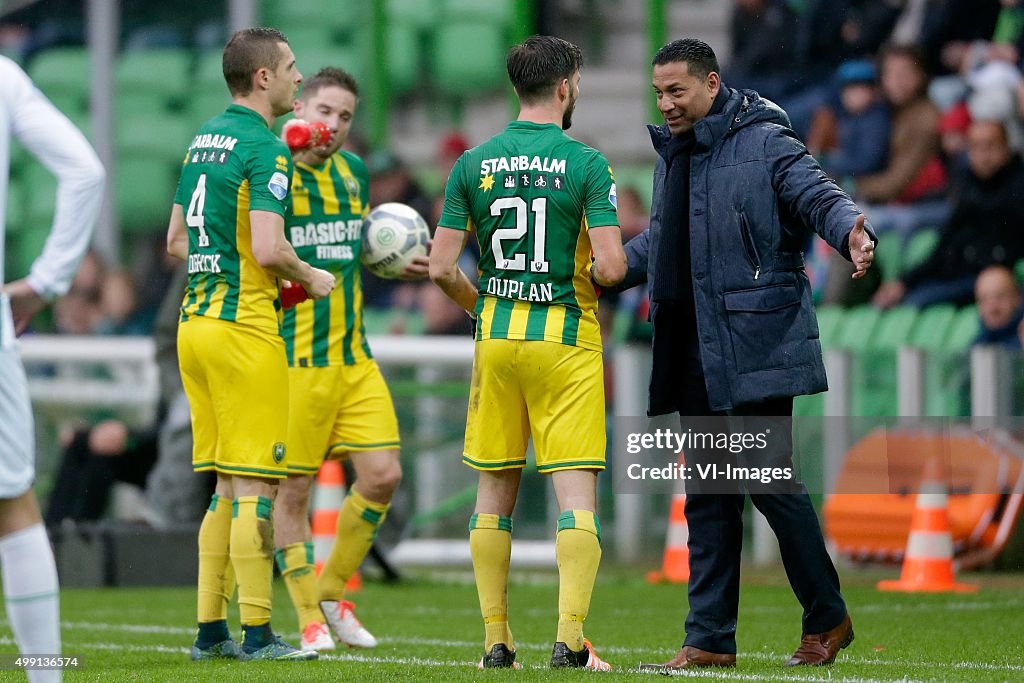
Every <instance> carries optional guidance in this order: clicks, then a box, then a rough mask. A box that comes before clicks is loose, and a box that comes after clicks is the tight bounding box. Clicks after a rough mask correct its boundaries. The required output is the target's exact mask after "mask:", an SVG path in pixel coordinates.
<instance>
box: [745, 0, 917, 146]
mask: <svg viewBox="0 0 1024 683" xmlns="http://www.w3.org/2000/svg"><path fill="white" fill-rule="evenodd" d="M899 15H900V9H899V7H898V6H897V5H896V4H895V3H892V2H879V1H878V0H807V2H806V3H805V8H804V9H803V11H802V12H801V14H800V16H799V21H798V22H797V32H796V34H795V37H796V53H797V63H798V64H799V69H800V71H801V72H802V75H803V78H804V82H805V83H807V84H808V85H807V86H806V87H805V88H804V89H803V90H802V91H801V92H799V93H797V94H795V95H791V96H789V97H787V98H786V99H785V100H784V101H783V103H782V104H784V105H785V106H784V109H785V110H786V112H787V113H788V114H789V118H790V121H791V122H792V124H793V130H795V131H796V132H797V134H798V135H800V136H801V137H806V136H807V133H808V131H809V129H810V125H811V119H812V117H813V115H814V112H815V111H816V110H817V109H818V107H820V106H821V105H822V104H824V103H825V102H827V101H828V100H829V99H830V98H833V97H835V93H836V90H837V86H836V83H835V81H834V79H833V77H834V75H835V70H836V68H837V67H838V66H839V65H840V64H841V63H842V62H843V61H845V60H847V59H859V58H863V57H865V56H866V55H872V54H875V53H876V52H877V51H878V49H879V48H880V47H881V46H882V44H883V43H885V42H886V40H887V39H888V38H889V35H890V34H891V33H892V29H893V25H894V24H895V22H896V19H897V18H898V17H899ZM758 30H763V29H758ZM775 39H776V40H779V36H777V35H776V36H775ZM739 85H740V86H741V87H747V86H746V84H743V83H741V84H739Z"/></svg>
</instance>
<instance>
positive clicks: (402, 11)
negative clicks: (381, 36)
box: [387, 0, 490, 31]
mask: <svg viewBox="0 0 1024 683" xmlns="http://www.w3.org/2000/svg"><path fill="white" fill-rule="evenodd" d="M489 5H490V3H487V5H485V6H489ZM387 17H388V30H389V31H390V30H391V29H392V28H393V27H395V26H398V25H401V24H405V25H407V26H410V27H412V28H415V29H416V30H419V31H424V30H431V29H433V28H434V26H436V25H437V23H438V22H439V21H440V18H441V13H440V12H438V11H437V5H436V4H435V3H432V2H423V0H387Z"/></svg>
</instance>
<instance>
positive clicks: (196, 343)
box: [167, 28, 335, 660]
mask: <svg viewBox="0 0 1024 683" xmlns="http://www.w3.org/2000/svg"><path fill="white" fill-rule="evenodd" d="M224 79H225V80H226V81H227V85H228V90H230V92H231V95H232V98H233V104H231V106H229V107H228V108H227V110H226V111H224V113H222V114H220V115H219V116H216V117H214V118H213V119H210V120H209V121H207V122H206V123H205V124H204V125H203V126H202V127H201V128H200V129H199V131H198V133H197V134H196V136H195V138H194V139H193V140H192V144H191V145H190V146H189V148H188V154H187V156H186V157H185V160H184V164H183V166H182V170H181V178H180V180H179V181H178V191H177V194H176V195H175V198H174V206H173V208H172V211H171V220H170V225H169V227H168V229H167V251H168V252H170V253H171V254H173V255H174V256H177V257H178V258H181V259H186V258H187V259H188V273H189V275H188V284H187V286H186V289H185V298H184V301H183V303H182V307H181V321H180V323H179V327H178V355H179V363H180V365H181V378H182V382H183V384H184V387H185V393H186V394H187V395H188V400H189V405H190V407H191V410H192V432H193V437H194V445H193V452H192V467H193V469H194V470H196V471H198V472H202V471H209V470H214V471H215V472H216V473H217V488H216V493H215V494H214V496H213V500H212V501H211V503H210V508H209V510H208V511H207V513H206V516H205V517H204V518H203V523H202V525H201V526H200V529H199V591H198V593H199V595H198V622H199V629H198V634H197V636H196V641H195V644H194V645H193V647H192V658H193V659H197V660H198V659H211V658H220V657H226V658H236V657H237V658H241V659H277V660H285V659H314V658H316V653H315V652H307V651H303V650H297V649H295V648H293V647H291V646H289V645H287V644H286V643H284V642H283V641H282V640H281V639H280V638H278V637H277V636H275V635H274V633H273V632H272V630H271V627H270V602H271V600H270V598H271V578H272V575H273V551H274V540H273V528H272V522H271V510H272V507H273V499H274V494H275V492H276V488H277V483H278V481H279V480H281V479H283V478H284V477H285V476H286V475H287V472H288V469H287V466H288V455H287V449H286V445H285V444H286V442H287V433H288V364H287V359H286V357H285V349H284V340H283V339H282V338H281V336H280V331H279V323H278V310H277V309H278V307H279V305H280V303H279V301H278V283H277V279H276V278H277V277H279V278H285V279H288V280H291V281H293V282H298V283H300V284H301V285H302V286H303V287H304V288H305V289H306V291H307V292H308V293H309V295H310V296H311V297H313V298H315V299H318V298H321V297H324V296H327V295H328V294H329V293H330V292H331V290H332V289H333V288H334V284H335V283H334V276H333V275H331V274H330V273H327V272H325V271H322V270H319V269H316V268H313V267H311V266H310V265H309V264H307V263H305V262H303V261H301V260H299V258H298V257H297V256H296V255H295V250H294V249H292V247H291V245H290V244H288V241H287V240H286V239H285V237H284V216H285V213H286V209H287V200H288V190H289V185H290V184H291V171H292V161H291V155H290V153H289V151H288V148H287V147H286V146H285V144H284V143H283V142H281V140H279V139H278V138H277V136H275V135H274V134H273V133H272V132H271V131H270V125H271V124H272V123H273V121H274V117H276V116H280V115H282V114H285V113H287V112H288V111H290V110H291V103H292V99H293V98H294V96H295V92H296V89H297V88H298V86H299V83H301V82H302V76H301V74H299V71H298V69H297V68H296V67H295V57H294V56H293V54H292V51H291V48H290V47H289V46H288V40H287V39H286V38H285V37H284V35H283V34H282V33H280V32H279V31H277V30H274V29H268V28H250V29H244V30H242V31H239V32H237V33H235V34H234V35H233V36H232V37H231V40H229V41H228V44H227V45H226V46H225V48H224ZM275 276H276V277H275ZM232 574H233V577H232ZM235 580H237V583H238V603H239V609H240V612H241V619H242V630H243V639H242V644H241V648H239V646H238V644H237V643H235V641H234V640H232V638H231V636H230V633H229V631H228V626H227V602H228V600H229V598H230V596H231V594H232V593H233V588H234V582H235Z"/></svg>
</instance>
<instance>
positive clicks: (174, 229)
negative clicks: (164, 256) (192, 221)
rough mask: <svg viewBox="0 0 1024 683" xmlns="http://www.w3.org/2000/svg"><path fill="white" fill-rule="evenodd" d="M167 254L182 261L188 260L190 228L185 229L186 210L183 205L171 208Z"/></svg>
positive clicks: (175, 205)
mask: <svg viewBox="0 0 1024 683" xmlns="http://www.w3.org/2000/svg"><path fill="white" fill-rule="evenodd" d="M167 253H168V254H170V255H171V256H173V257H174V258H178V259H181V260H182V261H184V260H185V259H187V258H188V228H187V227H185V210H184V209H182V207H181V204H174V205H173V206H172V207H171V221H170V223H169V224H168V225H167Z"/></svg>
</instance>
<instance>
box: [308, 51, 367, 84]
mask: <svg viewBox="0 0 1024 683" xmlns="http://www.w3.org/2000/svg"><path fill="white" fill-rule="evenodd" d="M292 49H293V51H294V52H295V63H296V64H297V65H298V67H299V71H300V72H301V73H302V76H303V78H309V77H310V76H312V75H313V74H315V73H316V72H317V71H319V70H320V69H322V68H323V67H325V66H337V67H341V68H342V69H344V70H345V71H348V72H349V73H351V74H352V75H353V76H355V77H356V80H358V81H362V80H363V78H364V77H365V75H366V73H365V69H364V68H363V66H364V60H363V59H362V52H361V51H360V49H359V48H358V47H357V46H354V45H349V46H337V45H336V46H332V47H325V48H313V47H306V46H303V45H294V46H292Z"/></svg>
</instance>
